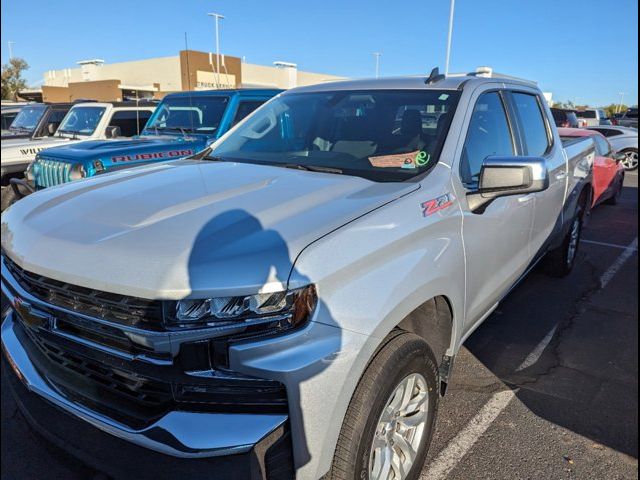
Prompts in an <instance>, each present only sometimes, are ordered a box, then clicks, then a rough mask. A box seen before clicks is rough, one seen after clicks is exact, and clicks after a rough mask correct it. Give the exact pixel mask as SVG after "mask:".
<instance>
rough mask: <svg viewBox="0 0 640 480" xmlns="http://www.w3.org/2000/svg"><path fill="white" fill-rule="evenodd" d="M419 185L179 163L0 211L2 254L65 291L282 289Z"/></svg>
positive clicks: (77, 185)
mask: <svg viewBox="0 0 640 480" xmlns="http://www.w3.org/2000/svg"><path fill="white" fill-rule="evenodd" d="M417 188H419V187H418V185H417V184H413V183H409V184H407V183H375V182H371V181H368V180H365V179H362V178H359V177H351V176H346V175H335V174H326V173H315V172H306V171H300V170H291V169H286V168H280V167H270V166H259V165H251V164H243V163H228V162H209V161H195V160H179V161H175V162H170V163H158V164H152V165H147V166H144V167H140V168H132V169H127V170H120V171H117V172H114V173H112V174H106V175H100V176H97V177H94V178H89V179H85V180H83V181H79V182H72V183H69V184H66V185H61V186H59V187H53V188H48V189H45V190H42V191H39V192H37V193H35V194H33V195H30V196H28V197H26V198H25V199H23V200H21V201H19V202H17V203H15V204H14V205H13V206H11V207H10V208H9V209H8V210H6V211H5V212H4V213H3V214H2V248H3V250H4V251H5V252H6V254H7V255H8V256H9V257H10V258H11V259H13V260H14V261H15V262H16V263H18V264H19V265H21V266H22V267H23V268H25V269H27V270H29V271H32V272H35V273H39V274H41V275H44V276H47V277H50V278H53V279H57V280H60V281H63V282H67V283H70V284H75V285H81V286H84V287H88V288H93V289H97V290H103V291H108V292H114V293H120V294H124V295H132V296H138V297H142V298H162V299H179V298H186V297H206V296H226V295H242V294H249V293H256V292H257V291H259V290H262V291H265V290H268V289H281V288H283V287H285V286H286V284H287V281H288V278H289V275H290V273H291V270H292V268H293V263H294V262H295V260H296V258H297V256H298V255H299V254H300V253H301V252H302V250H303V249H304V248H305V247H306V246H307V245H309V244H310V243H312V242H314V241H315V240H318V239H319V238H321V237H322V236H324V235H326V234H328V233H330V232H332V231H333V230H335V229H338V228H340V227H341V226H342V225H344V224H346V223H348V222H350V221H352V220H354V219H356V218H358V217H359V216H361V215H364V214H366V213H367V212H370V211H372V210H374V209H376V208H378V207H380V206H382V205H384V204H385V203H388V202H390V201H393V200H394V199H396V198H398V197H400V196H402V195H404V194H406V193H408V192H410V191H412V190H415V189H417Z"/></svg>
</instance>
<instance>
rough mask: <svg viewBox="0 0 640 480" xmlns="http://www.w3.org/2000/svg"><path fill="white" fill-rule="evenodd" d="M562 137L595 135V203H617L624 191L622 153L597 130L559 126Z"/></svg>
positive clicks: (593, 204) (594, 204)
mask: <svg viewBox="0 0 640 480" xmlns="http://www.w3.org/2000/svg"><path fill="white" fill-rule="evenodd" d="M558 132H559V133H560V137H561V138H562V139H567V138H576V137H593V143H594V144H595V146H596V158H595V160H594V162H593V203H592V206H594V207H595V206H596V205H597V204H599V203H603V202H606V203H608V204H609V205H615V204H616V203H617V202H618V197H619V196H620V193H621V192H622V184H623V182H624V166H623V165H622V164H621V163H620V161H621V158H622V157H621V155H620V154H618V153H617V152H615V151H614V149H613V147H612V146H611V144H610V143H609V141H608V140H607V139H606V138H605V136H604V135H602V134H601V133H600V132H597V131H595V130H581V129H579V128H559V129H558Z"/></svg>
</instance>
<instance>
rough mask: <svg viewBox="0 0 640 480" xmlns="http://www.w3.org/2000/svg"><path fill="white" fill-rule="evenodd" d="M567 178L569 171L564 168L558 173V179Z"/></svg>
mask: <svg viewBox="0 0 640 480" xmlns="http://www.w3.org/2000/svg"><path fill="white" fill-rule="evenodd" d="M565 178H567V172H565V171H564V170H562V171H560V172H558V173H556V180H564V179H565Z"/></svg>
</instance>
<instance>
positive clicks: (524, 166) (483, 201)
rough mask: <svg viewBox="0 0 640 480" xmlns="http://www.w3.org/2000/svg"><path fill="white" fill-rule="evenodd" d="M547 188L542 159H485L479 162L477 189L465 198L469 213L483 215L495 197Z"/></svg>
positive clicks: (524, 193) (544, 166) (547, 176)
mask: <svg viewBox="0 0 640 480" xmlns="http://www.w3.org/2000/svg"><path fill="white" fill-rule="evenodd" d="M547 188H549V171H548V170H547V164H546V162H545V160H544V158H539V157H487V158H486V159H485V160H484V162H482V169H481V170H480V182H479V185H478V189H477V190H476V191H474V192H471V193H469V194H468V195H467V201H468V203H469V208H470V209H471V211H472V212H473V213H483V212H484V210H485V209H486V208H487V206H488V205H489V204H490V203H491V202H493V201H494V200H495V199H496V198H499V197H507V196H512V195H526V194H529V193H535V192H542V191H543V190H546V189H547Z"/></svg>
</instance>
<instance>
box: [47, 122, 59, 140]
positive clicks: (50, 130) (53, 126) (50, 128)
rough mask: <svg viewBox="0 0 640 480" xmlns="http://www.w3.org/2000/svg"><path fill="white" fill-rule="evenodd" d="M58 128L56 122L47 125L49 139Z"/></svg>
mask: <svg viewBox="0 0 640 480" xmlns="http://www.w3.org/2000/svg"><path fill="white" fill-rule="evenodd" d="M59 126H60V124H59V123H56V122H54V123H48V124H47V133H48V134H49V136H50V137H51V136H53V134H54V133H56V131H57V130H58V127H59Z"/></svg>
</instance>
